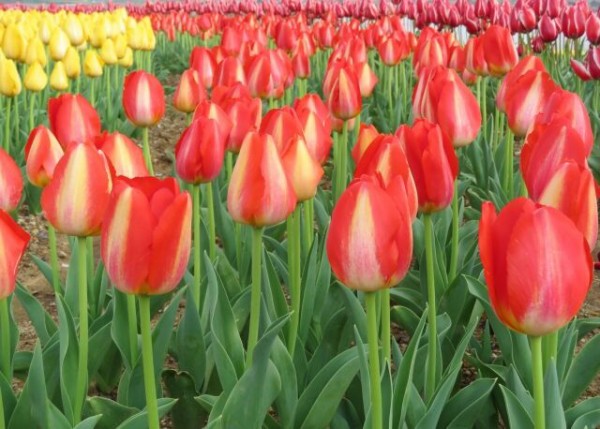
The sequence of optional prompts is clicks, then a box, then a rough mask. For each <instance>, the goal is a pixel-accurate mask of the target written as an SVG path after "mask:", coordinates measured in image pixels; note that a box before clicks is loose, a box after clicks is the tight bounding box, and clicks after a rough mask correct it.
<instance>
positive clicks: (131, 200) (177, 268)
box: [101, 177, 192, 295]
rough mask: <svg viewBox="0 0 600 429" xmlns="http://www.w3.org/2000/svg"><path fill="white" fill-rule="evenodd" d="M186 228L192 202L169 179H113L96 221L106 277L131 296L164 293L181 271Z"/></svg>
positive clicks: (188, 243) (187, 248)
mask: <svg viewBox="0 0 600 429" xmlns="http://www.w3.org/2000/svg"><path fill="white" fill-rule="evenodd" d="M191 232H192V201H191V198H190V196H189V194H188V193H187V192H180V190H179V186H178V185H177V181H176V180H175V179H173V178H167V179H164V180H160V179H156V178H154V177H143V178H136V179H126V178H118V179H117V181H116V182H115V187H114V191H113V193H112V196H111V199H110V203H109V205H108V209H107V210H106V217H105V218H104V222H103V225H102V240H101V251H102V260H103V261H104V265H105V267H106V272H107V273H108V276H109V278H110V280H111V282H112V283H113V284H114V286H115V287H116V288H117V289H119V290H120V291H122V292H125V293H131V294H136V295H158V294H163V293H167V292H170V291H171V290H173V289H174V288H175V287H176V286H177V284H178V283H179V281H180V280H181V278H182V277H183V274H184V273H185V270H186V266H187V263H188V260H189V256H190V248H191V241H192V237H191V235H192V234H191ZM132 261H135V263H132Z"/></svg>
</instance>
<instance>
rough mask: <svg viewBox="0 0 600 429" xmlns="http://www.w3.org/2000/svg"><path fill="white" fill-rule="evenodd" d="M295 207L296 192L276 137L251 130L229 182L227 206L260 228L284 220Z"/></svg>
mask: <svg viewBox="0 0 600 429" xmlns="http://www.w3.org/2000/svg"><path fill="white" fill-rule="evenodd" d="M295 207H296V194H295V193H294V189H293V187H292V185H291V183H290V181H289V179H288V177H287V176H286V174H285V171H284V169H283V166H282V164H281V158H280V157H279V153H278V151H277V147H276V146H275V141H274V140H273V137H271V136H270V135H269V134H258V133H250V134H248V135H247V136H246V139H245V140H244V143H242V149H241V150H240V154H239V156H238V159H237V162H236V163H235V166H234V168H233V173H232V175H231V181H230V182H229V190H228V193H227V209H228V210H229V213H230V215H231V217H232V218H233V220H235V221H236V222H240V223H244V224H248V225H252V226H254V227H258V228H260V227H263V226H266V225H274V224H277V223H279V222H282V221H283V220H285V219H286V218H287V217H288V216H289V215H290V214H291V213H292V212H293V211H294V208H295Z"/></svg>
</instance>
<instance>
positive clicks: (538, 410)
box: [529, 337, 546, 429]
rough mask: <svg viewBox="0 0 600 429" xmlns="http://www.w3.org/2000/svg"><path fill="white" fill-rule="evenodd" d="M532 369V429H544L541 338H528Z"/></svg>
mask: <svg viewBox="0 0 600 429" xmlns="http://www.w3.org/2000/svg"><path fill="white" fill-rule="evenodd" d="M529 341H530V345H531V363H532V369H533V399H534V401H535V413H534V428H535V429H545V427H546V416H545V414H544V369H543V365H542V337H529Z"/></svg>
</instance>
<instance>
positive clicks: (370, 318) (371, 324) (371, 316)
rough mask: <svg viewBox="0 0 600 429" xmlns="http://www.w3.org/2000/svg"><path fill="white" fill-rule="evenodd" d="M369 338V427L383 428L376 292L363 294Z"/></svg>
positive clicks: (374, 428) (373, 428)
mask: <svg viewBox="0 0 600 429" xmlns="http://www.w3.org/2000/svg"><path fill="white" fill-rule="evenodd" d="M365 295H366V296H365V300H366V304H367V322H368V329H369V331H368V338H369V379H370V381H371V419H372V423H371V429H382V428H383V414H382V406H381V382H380V381H379V377H380V372H379V344H378V340H379V338H378V337H377V292H367V293H366V294H365Z"/></svg>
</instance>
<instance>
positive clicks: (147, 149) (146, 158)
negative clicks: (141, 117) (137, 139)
mask: <svg viewBox="0 0 600 429" xmlns="http://www.w3.org/2000/svg"><path fill="white" fill-rule="evenodd" d="M142 145H143V146H142V147H143V150H144V161H145V162H146V168H147V169H148V172H149V173H150V175H151V176H154V167H153V166H152V155H150V143H149V142H148V127H144V128H142Z"/></svg>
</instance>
